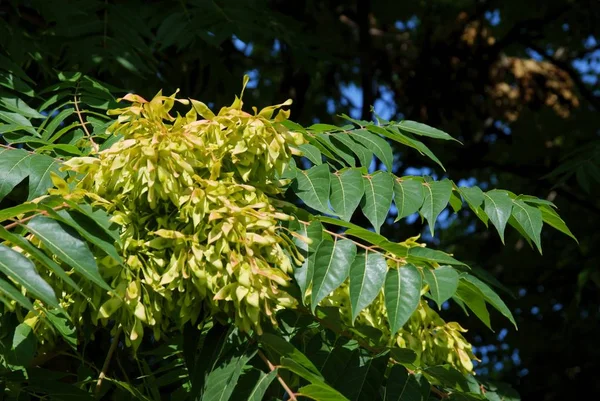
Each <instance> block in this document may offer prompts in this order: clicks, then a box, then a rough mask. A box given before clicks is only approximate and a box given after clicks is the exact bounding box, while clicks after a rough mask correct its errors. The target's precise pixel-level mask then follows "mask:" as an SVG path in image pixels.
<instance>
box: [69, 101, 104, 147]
mask: <svg viewBox="0 0 600 401" xmlns="http://www.w3.org/2000/svg"><path fill="white" fill-rule="evenodd" d="M73 98H74V101H73V104H74V105H75V112H76V113H77V117H79V122H80V123H81V126H82V127H83V130H84V131H85V134H86V136H87V138H88V139H89V140H90V143H91V144H92V149H94V152H96V153H98V150H99V149H100V148H99V147H98V144H96V142H94V139H93V138H92V134H90V131H89V130H88V129H87V126H86V124H87V123H86V122H84V121H83V116H82V113H81V110H79V100H77V94H75V96H73Z"/></svg>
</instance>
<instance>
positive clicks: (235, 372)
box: [202, 350, 256, 401]
mask: <svg viewBox="0 0 600 401" xmlns="http://www.w3.org/2000/svg"><path fill="white" fill-rule="evenodd" d="M255 353H256V351H254V352H250V353H248V352H247V350H244V351H242V350H236V351H235V352H234V353H233V355H230V356H228V357H227V358H225V359H222V360H220V361H218V362H217V364H216V365H215V366H214V368H213V370H212V371H211V372H210V373H209V374H208V376H207V377H206V382H205V383H204V391H203V395H202V400H203V401H227V400H229V398H230V397H231V395H232V394H233V390H234V389H235V386H236V384H237V382H238V379H239V378H240V375H241V374H242V369H244V367H245V366H246V364H247V363H248V362H249V361H250V359H252V357H253V356H254V354H255Z"/></svg>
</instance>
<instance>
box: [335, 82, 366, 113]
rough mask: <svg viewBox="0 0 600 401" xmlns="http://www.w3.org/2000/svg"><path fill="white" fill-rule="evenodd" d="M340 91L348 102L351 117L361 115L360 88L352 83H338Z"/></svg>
mask: <svg viewBox="0 0 600 401" xmlns="http://www.w3.org/2000/svg"><path fill="white" fill-rule="evenodd" d="M340 92H341V93H342V96H343V97H344V98H345V99H346V101H347V102H348V107H349V110H348V112H349V114H350V117H352V118H360V117H361V109H362V89H361V88H359V87H358V86H356V85H355V84H354V83H350V84H342V85H340Z"/></svg>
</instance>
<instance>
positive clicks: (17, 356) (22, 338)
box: [8, 323, 37, 367]
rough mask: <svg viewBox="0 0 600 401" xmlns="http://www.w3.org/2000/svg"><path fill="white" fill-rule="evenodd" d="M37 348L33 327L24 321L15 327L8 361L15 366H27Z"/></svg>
mask: <svg viewBox="0 0 600 401" xmlns="http://www.w3.org/2000/svg"><path fill="white" fill-rule="evenodd" d="M36 349H37V338H36V336H35V334H34V332H33V329H32V328H31V327H30V326H29V325H28V324H26V323H21V324H19V325H18V326H17V327H15V332H14V334H13V339H12V347H11V350H10V354H9V356H10V357H9V358H8V360H9V363H10V364H11V365H17V366H26V367H27V366H29V364H30V363H31V361H32V360H33V357H34V356H35V352H36Z"/></svg>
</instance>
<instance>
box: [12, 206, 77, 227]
mask: <svg viewBox="0 0 600 401" xmlns="http://www.w3.org/2000/svg"><path fill="white" fill-rule="evenodd" d="M68 206H69V205H68V204H66V203H63V204H62V205H58V206H56V207H54V208H52V210H55V211H56V210H60V209H62V208H64V207H68ZM36 216H48V212H46V211H44V210H41V211H40V212H39V213H34V214H32V215H31V216H27V217H25V218H22V219H20V220H17V221H14V222H12V223H10V224H7V225H5V226H4V229H5V230H7V231H8V230H10V229H11V228H15V227H16V226H18V225H20V224H23V223H26V222H28V221H29V220H31V219H33V218H34V217H36Z"/></svg>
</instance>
